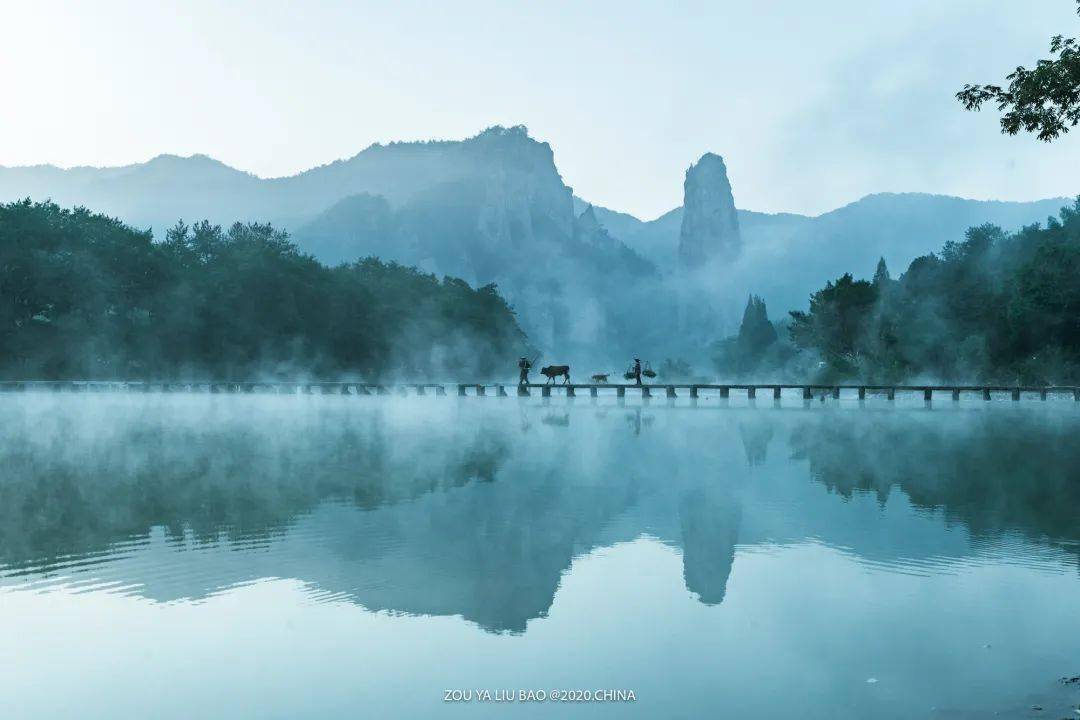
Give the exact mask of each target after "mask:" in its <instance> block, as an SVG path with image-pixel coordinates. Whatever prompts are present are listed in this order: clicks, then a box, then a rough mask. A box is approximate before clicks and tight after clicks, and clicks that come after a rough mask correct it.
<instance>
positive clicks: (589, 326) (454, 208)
mask: <svg viewBox="0 0 1080 720" xmlns="http://www.w3.org/2000/svg"><path fill="white" fill-rule="evenodd" d="M684 192H685V198H686V200H685V202H684V204H683V206H681V207H678V208H674V209H672V210H671V211H670V212H668V213H666V214H664V215H662V216H661V217H659V218H657V219H655V220H650V221H643V220H641V219H638V218H636V217H634V216H633V215H630V214H627V213H622V212H617V211H615V210H611V209H607V208H603V207H599V206H594V205H590V204H589V203H588V202H587V201H586V200H584V199H581V198H578V197H575V196H574V194H573V191H572V189H571V188H570V187H568V186H567V185H566V183H565V182H564V181H563V179H562V177H561V176H560V175H559V172H558V169H557V167H556V165H555V159H554V153H553V151H552V149H551V147H550V146H549V145H548V144H547V143H544V142H539V141H537V140H535V139H534V138H532V137H530V136H529V134H528V132H527V130H526V129H525V128H524V127H522V126H517V127H511V128H503V127H493V128H490V129H488V130H485V131H483V132H481V133H480V134H478V135H476V136H475V137H472V138H468V139H466V140H462V141H431V142H408V143H390V144H387V145H372V146H370V147H368V148H367V149H365V150H363V151H361V152H360V153H358V154H356V155H355V156H353V157H351V158H348V159H345V160H339V161H336V162H333V163H330V164H328V165H322V166H319V167H315V168H312V169H310V170H307V171H305V172H302V173H300V174H297V175H293V176H290V177H281V178H270V179H263V178H259V177H257V176H255V175H252V174H250V173H246V172H242V171H240V170H237V169H234V168H231V167H229V166H227V165H225V164H223V163H221V162H218V161H217V160H214V159H212V158H209V157H206V156H204V155H194V156H191V157H186V158H184V157H177V156H175V155H161V156H158V157H156V158H154V159H152V160H150V161H148V162H145V163H138V164H134V165H127V166H123V167H113V168H90V167H76V168H70V169H60V168H57V167H53V166H44V165H43V166H31V167H0V201H3V202H7V201H12V200H16V199H21V198H25V197H30V198H33V199H35V200H44V199H52V200H53V201H54V202H57V203H59V204H60V205H64V206H71V205H84V206H86V207H88V208H91V209H93V210H95V211H99V212H104V213H107V214H110V215H113V216H116V217H118V218H120V219H121V220H124V221H125V222H127V223H129V224H131V225H133V226H135V227H140V228H147V227H149V228H151V229H153V231H154V233H155V236H157V237H163V236H164V231H165V230H166V229H167V228H168V227H170V226H172V225H173V224H175V223H176V222H177V221H178V220H180V219H183V220H185V221H187V222H190V221H193V220H199V219H203V218H206V219H209V220H211V221H212V222H215V223H220V224H230V223H232V222H234V221H237V220H239V221H252V222H270V223H273V224H274V225H275V226H280V227H284V228H286V229H288V230H289V231H290V232H291V233H292V235H293V239H294V240H295V241H296V242H297V244H298V245H299V246H300V247H301V249H303V250H305V251H307V252H310V253H312V254H314V255H315V256H316V257H318V258H319V259H321V260H323V261H324V262H327V263H337V262H343V261H351V260H354V259H357V258H359V257H363V256H367V255H378V256H380V257H382V258H383V259H387V260H395V261H398V262H401V263H406V264H411V265H417V266H419V267H421V268H423V269H425V270H427V271H430V272H433V273H436V274H448V275H453V276H457V277H462V278H464V279H465V280H467V281H469V282H471V283H476V284H486V283H491V282H494V283H497V284H498V285H499V287H500V289H501V290H502V291H503V293H504V294H505V295H506V296H507V298H508V299H509V300H510V302H511V303H512V304H513V306H514V307H515V309H516V310H517V312H518V315H519V318H520V320H521V322H522V325H523V327H524V328H525V330H526V332H528V333H529V335H530V337H531V338H532V340H533V342H534V343H535V344H536V345H537V346H538V347H541V348H544V349H545V350H546V351H547V352H550V353H554V354H557V355H559V356H565V357H576V356H577V357H586V356H587V357H589V358H590V359H592V358H597V359H599V358H600V357H604V358H607V357H609V356H617V357H623V356H625V355H628V354H631V353H648V354H652V355H655V356H660V355H664V354H667V355H673V354H679V353H689V354H693V353H695V352H696V351H700V350H702V349H703V348H704V346H705V344H707V343H708V342H709V341H710V340H712V339H715V338H716V337H717V336H719V335H720V334H723V333H725V332H731V331H732V330H733V329H734V323H735V322H736V321H737V318H738V312H739V311H740V309H741V306H742V304H743V303H744V302H745V297H746V295H747V294H749V293H751V292H752V293H755V294H757V295H760V296H762V297H764V298H765V300H766V302H767V303H768V304H769V306H770V309H771V312H772V315H773V317H774V318H775V317H776V316H777V315H780V314H783V313H785V312H786V311H787V310H789V309H796V308H801V307H805V304H806V301H807V298H808V296H809V294H810V293H811V292H813V291H814V290H816V289H818V288H820V287H821V286H822V285H823V284H824V283H825V281H826V280H828V279H832V278H835V277H836V276H838V275H840V274H842V273H844V272H854V273H855V274H857V275H868V274H870V273H871V272H872V271H873V269H874V265H875V264H876V262H877V260H878V258H879V257H884V258H885V259H886V261H887V263H888V264H889V266H890V267H892V268H893V269H894V271H895V270H902V269H904V268H906V266H907V264H908V263H909V262H910V261H911V260H912V259H914V258H915V257H917V256H918V255H922V254H925V253H928V252H931V251H934V250H937V249H939V248H940V247H941V246H942V245H943V244H944V243H945V242H946V241H949V240H958V239H960V238H962V237H963V233H964V231H965V230H966V229H967V228H968V227H971V226H973V225H978V224H982V223H986V222H991V223H994V224H997V225H1000V226H1002V227H1004V228H1006V229H1016V228H1018V227H1020V226H1023V225H1028V224H1032V223H1036V222H1041V221H1044V220H1045V219H1046V218H1047V217H1048V216H1051V215H1055V214H1056V213H1057V211H1058V210H1059V209H1060V207H1061V206H1062V205H1064V204H1066V203H1067V202H1068V201H1067V200H1066V199H1064V198H1052V199H1047V200H1041V201H1037V202H988V201H976V200H966V199H962V198H955V197H948V196H940V195H926V194H918V193H905V194H876V195H869V196H867V197H864V198H862V199H860V200H857V201H856V202H853V203H851V204H850V205H846V206H844V207H842V208H838V209H836V210H833V211H831V212H827V213H824V214H822V215H819V216H815V217H811V216H805V215H796V214H789V213H780V214H768V213H759V212H753V211H749V210H743V209H739V210H736V209H735V208H736V204H735V199H734V195H735V192H734V191H733V189H732V187H731V185H730V182H729V181H728V177H727V170H726V167H725V165H724V162H723V160H722V159H721V158H720V157H719V156H717V155H714V154H712V153H706V154H705V155H703V156H702V158H701V159H700V160H699V161H698V162H697V163H695V164H694V165H692V166H691V167H690V168H689V170H688V171H687V177H686V182H685V184H684ZM688 287H692V288H694V291H693V292H689V293H688V292H687V288H688Z"/></svg>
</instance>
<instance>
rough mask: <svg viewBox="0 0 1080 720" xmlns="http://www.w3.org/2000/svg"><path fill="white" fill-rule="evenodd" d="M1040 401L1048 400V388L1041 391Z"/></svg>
mask: <svg viewBox="0 0 1080 720" xmlns="http://www.w3.org/2000/svg"><path fill="white" fill-rule="evenodd" d="M1039 399H1040V400H1045V399H1046V388H1043V389H1042V390H1040V391H1039Z"/></svg>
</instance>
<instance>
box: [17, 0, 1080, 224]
mask: <svg viewBox="0 0 1080 720" xmlns="http://www.w3.org/2000/svg"><path fill="white" fill-rule="evenodd" d="M451 6H453V9H451ZM1074 8H1075V5H1074V3H1073V2H1072V0H1026V2H1016V1H1015V0H982V1H976V0H891V1H890V2H883V1H880V0H819V1H818V2H806V1H805V0H797V1H796V0H775V1H772V2H769V1H767V0H758V1H757V2H751V1H747V0H740V1H738V2H735V1H727V0H724V1H715V2H683V3H679V2H650V3H639V2H629V1H627V0H620V1H619V2H580V1H578V2H555V1H547V2H531V1H530V2H514V1H511V0H501V1H495V2H453V3H451V2H446V3H437V2H430V3H418V2H410V1H400V0H398V1H395V2H385V1H380V2H366V1H357V0H352V1H350V2H317V1H309V2H303V3H301V2H296V3H285V2H273V1H269V0H262V1H261V2H238V1H230V2H188V3H160V2H153V0H140V1H138V2H128V1H119V0H118V1H110V0H95V2H93V3H88V2H76V1H71V2H60V1H50V0H44V1H42V0H35V2H25V1H23V0H0V17H2V18H3V21H2V23H0V88H2V94H0V97H2V98H3V101H2V102H3V108H2V110H0V165H28V164H38V163H52V164H56V165H61V166H73V165H98V166H101V165H121V164H126V163H132V162H140V161H145V160H147V159H149V158H151V157H153V156H155V155H157V154H160V153H166V152H168V153H175V154H180V155H189V154H192V153H204V154H207V155H210V156H212V157H215V158H217V159H219V160H221V161H223V162H225V163H227V164H229V165H232V166H234V167H237V168H240V169H243V170H247V171H250V172H253V173H255V174H257V175H260V176H264V177H269V176H277V175H288V174H293V173H296V172H299V171H301V170H304V169H307V168H309V167H311V166H313V165H319V164H323V163H327V162H330V161H333V160H335V159H337V158H342V157H349V156H351V155H353V154H355V153H356V152H358V151H360V150H362V149H363V148H364V147H366V146H368V145H370V144H371V143H373V142H388V141H391V140H415V139H429V138H441V139H460V138H463V137H468V136H471V135H474V134H476V133H477V132H478V131H480V130H482V129H483V128H485V127H488V126H490V125H495V124H501V125H516V124H524V125H527V126H528V127H529V129H530V132H531V134H532V135H533V136H534V137H536V138H538V139H541V140H545V141H547V142H549V143H551V145H552V148H553V149H554V151H555V161H556V163H557V165H558V167H559V170H560V172H561V173H562V176H563V178H564V180H565V181H566V182H567V184H569V185H570V186H571V187H573V188H574V191H575V192H576V193H577V194H578V195H580V196H582V197H584V198H586V199H587V200H590V201H592V202H595V203H598V204H601V205H604V206H607V207H610V208H613V209H617V210H623V211H626V212H632V213H634V214H636V215H638V216H640V217H644V218H652V217H655V216H656V215H658V214H660V213H662V212H664V211H666V210H668V209H670V208H672V207H674V206H677V205H678V204H680V203H681V200H682V179H683V173H684V172H685V170H686V167H687V166H688V165H689V164H690V163H692V162H693V161H694V160H696V159H697V158H698V157H699V156H700V155H701V154H702V153H703V152H705V151H712V152H716V153H719V154H721V155H723V156H724V158H725V160H726V161H727V165H728V170H729V173H730V175H731V180H732V185H733V187H734V192H735V199H736V203H737V204H738V205H739V207H742V208H747V209H754V210H765V211H792V212H805V213H818V212H823V211H826V210H829V209H832V208H834V207H837V206H839V205H842V204H844V203H847V202H850V201H852V200H855V199H857V198H858V197H860V196H862V195H865V194H867V193H871V192H879V191H921V192H935V193H948V194H953V195H960V196H964V197H973V198H988V199H1012V200H1028V199H1035V198H1042V197H1050V196H1059V195H1076V194H1077V193H1080V177H1078V173H1077V170H1076V169H1077V168H1080V129H1078V130H1077V131H1074V133H1073V134H1071V135H1069V136H1067V137H1066V138H1065V139H1063V140H1060V141H1058V142H1056V143H1054V144H1051V145H1046V144H1043V143H1040V142H1038V141H1037V140H1035V139H1034V138H1031V137H1025V136H1018V137H1015V138H1009V137H1003V136H1000V135H999V133H998V126H997V117H996V114H995V113H993V112H988V111H984V112H982V113H980V114H973V113H965V112H964V111H963V110H962V109H961V107H960V105H959V104H958V103H957V102H956V101H955V100H954V99H953V94H954V93H955V92H956V91H957V90H959V89H960V88H961V87H962V86H963V84H964V83H965V82H993V81H1000V80H1001V79H1003V78H1004V76H1005V74H1006V73H1007V72H1008V71H1009V70H1010V69H1011V68H1013V67H1015V66H1016V65H1018V64H1025V65H1028V66H1030V65H1032V64H1033V63H1034V61H1035V60H1036V59H1037V58H1039V57H1045V56H1046V51H1047V45H1048V42H1049V38H1050V36H1051V35H1053V34H1055V33H1064V34H1066V35H1069V34H1072V35H1080V19H1078V18H1077V17H1076V15H1075V14H1074Z"/></svg>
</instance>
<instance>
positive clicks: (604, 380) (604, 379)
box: [592, 373, 608, 384]
mask: <svg viewBox="0 0 1080 720" xmlns="http://www.w3.org/2000/svg"><path fill="white" fill-rule="evenodd" d="M592 381H593V382H594V383H604V384H607V381H608V376H607V375H601V374H600V373H597V374H596V375H593V376H592Z"/></svg>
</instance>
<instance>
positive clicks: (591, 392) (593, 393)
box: [589, 386, 599, 397]
mask: <svg viewBox="0 0 1080 720" xmlns="http://www.w3.org/2000/svg"><path fill="white" fill-rule="evenodd" d="M598 394H599V393H597V392H596V386H593V387H591V388H589V397H596V396H597V395H598Z"/></svg>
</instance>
